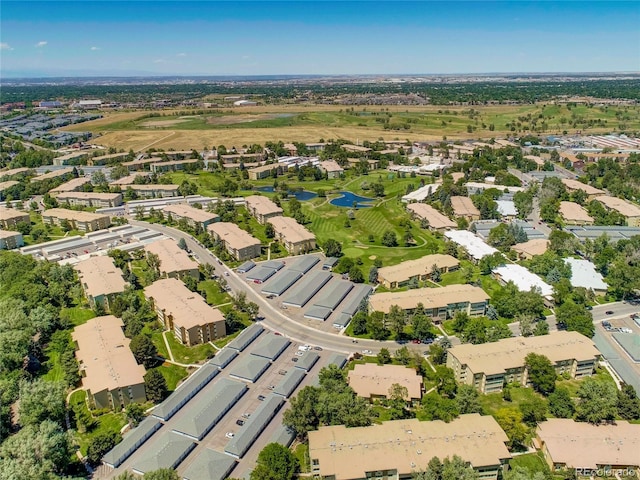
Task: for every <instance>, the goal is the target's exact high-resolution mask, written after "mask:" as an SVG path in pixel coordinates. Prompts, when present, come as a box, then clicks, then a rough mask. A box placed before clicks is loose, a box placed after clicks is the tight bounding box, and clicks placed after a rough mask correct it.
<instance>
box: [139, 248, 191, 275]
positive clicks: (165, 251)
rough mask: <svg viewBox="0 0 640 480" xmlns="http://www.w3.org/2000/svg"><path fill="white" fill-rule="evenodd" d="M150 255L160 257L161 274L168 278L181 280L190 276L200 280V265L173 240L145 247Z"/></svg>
mask: <svg viewBox="0 0 640 480" xmlns="http://www.w3.org/2000/svg"><path fill="white" fill-rule="evenodd" d="M144 249H145V251H146V252H147V255H148V254H154V255H157V256H158V259H159V260H160V274H161V275H162V276H163V277H167V278H169V277H170V278H181V277H183V276H184V275H189V276H191V277H193V278H195V279H198V278H200V272H199V270H198V263H197V262H196V261H195V260H193V259H191V257H189V255H187V252H185V251H184V250H182V249H181V248H180V247H179V246H178V244H177V243H176V242H175V240H173V239H172V238H167V239H165V240H159V241H157V242H153V243H150V244H148V245H146V246H145V247H144Z"/></svg>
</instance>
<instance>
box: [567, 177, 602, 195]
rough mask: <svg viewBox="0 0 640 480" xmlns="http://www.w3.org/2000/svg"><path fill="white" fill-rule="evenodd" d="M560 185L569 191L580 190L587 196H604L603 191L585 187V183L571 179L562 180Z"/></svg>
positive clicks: (588, 186) (589, 186)
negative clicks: (562, 184)
mask: <svg viewBox="0 0 640 480" xmlns="http://www.w3.org/2000/svg"><path fill="white" fill-rule="evenodd" d="M562 183H564V185H565V187H567V188H568V189H569V190H582V191H583V192H584V193H586V194H587V195H604V193H605V192H604V190H600V189H599V188H596V187H592V186H591V185H587V184H586V183H582V182H579V181H578V180H573V179H571V178H563V179H562Z"/></svg>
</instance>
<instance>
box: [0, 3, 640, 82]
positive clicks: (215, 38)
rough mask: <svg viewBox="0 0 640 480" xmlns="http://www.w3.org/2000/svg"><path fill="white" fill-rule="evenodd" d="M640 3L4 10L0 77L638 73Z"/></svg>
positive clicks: (32, 6) (9, 6)
mask: <svg viewBox="0 0 640 480" xmlns="http://www.w3.org/2000/svg"><path fill="white" fill-rule="evenodd" d="M638 25H640V8H639V7H638V3H637V2H588V1H587V2H577V1H576V2H572V1H568V2H554V1H540V2H472V1H469V2H466V1H449V2H431V1H424V2H403V1H381V2H376V1H359V2H333V1H289V2H272V1H259V2H251V1H236V2H218V1H193V2H177V1H139V2H123V1H117V0H114V1H83V2H59V1H41V2H36V1H28V0H27V1H3V2H2V15H1V17H0V32H1V33H0V73H1V74H2V76H3V77H7V78H8V77H17V76H93V75H112V76H127V75H161V76H176V75H185V76H193V75H294V74H301V75H360V74H387V75H392V74H398V75H399V74H474V73H487V72H495V73H510V72H530V73H542V72H545V73H553V72H563V73H580V72H623V71H624V72H633V71H635V72H637V71H639V70H640V29H639V28H638Z"/></svg>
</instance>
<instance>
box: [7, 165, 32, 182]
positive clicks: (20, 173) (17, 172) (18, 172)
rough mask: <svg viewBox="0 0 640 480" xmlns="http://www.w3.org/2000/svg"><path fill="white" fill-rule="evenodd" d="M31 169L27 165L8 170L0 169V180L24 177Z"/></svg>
mask: <svg viewBox="0 0 640 480" xmlns="http://www.w3.org/2000/svg"><path fill="white" fill-rule="evenodd" d="M32 172H33V171H32V169H30V168H27V167H20V168H12V169H10V170H2V171H0V180H8V179H13V178H16V177H17V178H24V177H26V176H27V175H30V174H31V173H32Z"/></svg>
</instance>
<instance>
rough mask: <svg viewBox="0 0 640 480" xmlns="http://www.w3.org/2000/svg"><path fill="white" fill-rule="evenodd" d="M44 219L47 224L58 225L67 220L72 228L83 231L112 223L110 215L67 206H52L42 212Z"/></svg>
mask: <svg viewBox="0 0 640 480" xmlns="http://www.w3.org/2000/svg"><path fill="white" fill-rule="evenodd" d="M42 221H43V222H44V223H46V224H47V225H58V226H60V225H61V224H62V223H64V222H65V221H67V222H68V223H69V225H70V226H71V228H72V229H74V230H80V231H81V232H93V231H95V230H102V229H103V228H108V227H109V225H110V224H111V220H110V219H109V215H102V214H98V213H91V212H79V211H77V210H67V209H65V208H50V209H49V210H45V211H44V212H43V213H42Z"/></svg>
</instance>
